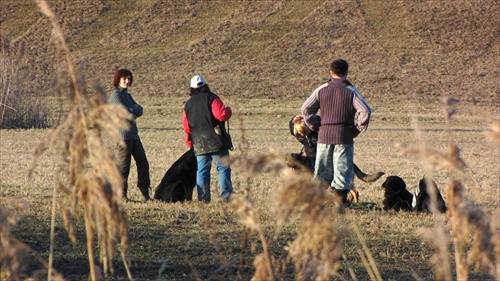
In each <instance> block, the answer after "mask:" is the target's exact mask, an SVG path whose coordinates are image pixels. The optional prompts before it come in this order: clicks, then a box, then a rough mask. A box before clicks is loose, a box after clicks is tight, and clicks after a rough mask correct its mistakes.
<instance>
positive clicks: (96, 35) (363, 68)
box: [0, 0, 500, 108]
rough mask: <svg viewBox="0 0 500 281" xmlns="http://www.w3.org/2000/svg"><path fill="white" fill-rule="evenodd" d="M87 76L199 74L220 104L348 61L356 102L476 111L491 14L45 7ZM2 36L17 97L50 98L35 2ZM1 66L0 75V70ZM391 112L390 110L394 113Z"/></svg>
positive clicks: (261, 4)
mask: <svg viewBox="0 0 500 281" xmlns="http://www.w3.org/2000/svg"><path fill="white" fill-rule="evenodd" d="M49 3H50V6H51V7H52V8H53V9H54V11H55V12H56V14H57V15H58V17H59V18H60V24H61V25H62V27H63V30H64V32H65V35H66V37H67V38H66V39H67V41H68V44H69V45H70V47H71V49H72V51H73V55H74V59H75V61H77V62H85V64H84V69H85V73H86V77H87V79H88V80H89V81H90V82H92V83H100V84H102V85H103V86H105V87H106V89H107V90H111V87H110V86H111V85H110V84H111V77H112V75H113V73H114V72H115V71H116V69H117V68H120V67H126V68H129V69H131V70H132V71H133V72H134V74H135V76H136V87H135V89H134V90H135V91H136V94H137V95H144V96H151V97H157V98H161V99H163V98H164V97H166V96H170V95H175V96H180V95H185V94H186V87H187V85H188V80H189V78H190V77H191V76H192V75H194V74H196V73H202V74H204V76H205V77H206V79H207V80H208V81H213V86H214V87H215V89H214V90H217V91H219V92H221V93H223V94H224V95H227V96H238V97H243V98H244V97H248V98H251V97H272V98H283V97H290V96H297V95H298V96H301V97H306V96H307V95H309V93H310V92H311V91H312V90H313V89H314V88H315V87H317V86H318V85H319V83H321V82H323V81H325V80H326V79H327V67H328V64H329V62H330V61H331V60H332V59H334V58H337V57H343V58H345V59H347V60H348V61H349V62H350V63H351V72H350V80H351V81H352V82H353V83H354V84H355V85H356V86H357V87H358V88H359V89H360V90H361V92H362V93H363V94H364V96H365V97H366V98H367V99H370V100H372V101H375V102H376V103H387V102H389V101H395V100H397V101H401V102H405V103H406V101H407V100H409V101H410V102H409V104H411V103H415V102H417V103H418V102H429V101H431V102H433V101H437V100H439V97H441V96H442V95H453V96H456V97H458V98H460V99H461V100H462V101H464V102H470V103H471V104H475V105H484V106H486V105H488V104H492V103H493V105H496V108H498V103H499V96H500V83H498V81H499V78H500V56H499V55H500V43H499V40H500V39H499V38H500V36H499V35H500V34H499V26H500V8H499V4H498V1H495V0H476V1H466V0H456V1H455V0H454V1H370V0H357V1H356V0H352V1H345V0H339V1H317V0H315V1H285V0H282V1H195V0H188V1H182V2H181V1H159V0H156V1H149V0H124V1H105V0H100V1H83V0H78V1H69V0H65V1H50V2H49ZM0 5H1V11H2V12H1V16H0V18H1V25H0V26H1V30H2V35H1V36H2V39H3V40H4V41H5V40H8V41H7V43H5V44H4V45H8V46H10V49H9V50H10V51H9V52H6V51H5V50H4V51H2V52H3V54H2V55H4V56H7V57H15V56H17V55H19V54H22V55H24V56H25V57H26V58H27V59H28V61H29V62H28V63H26V64H22V65H21V64H20V63H18V64H17V66H16V64H13V65H12V66H11V67H14V68H15V67H18V68H19V69H16V73H18V74H19V75H18V79H19V80H21V81H20V83H19V87H20V88H22V90H30V91H35V90H36V91H38V92H40V93H41V94H49V93H50V91H49V90H50V81H51V80H52V78H53V76H54V71H55V69H57V68H58V67H60V65H61V63H60V61H61V59H60V56H59V55H58V54H57V52H56V51H55V48H54V47H53V46H52V45H51V41H50V32H51V31H50V30H51V26H50V23H49V22H48V20H47V19H45V18H44V17H43V16H42V15H41V14H40V13H39V12H38V11H37V7H36V5H35V4H34V2H29V1H12V0H7V1H2V2H1V4H0ZM5 68H7V67H5ZM397 108H400V107H399V106H398V107H397Z"/></svg>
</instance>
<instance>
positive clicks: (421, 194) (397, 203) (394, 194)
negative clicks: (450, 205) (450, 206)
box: [382, 176, 446, 213]
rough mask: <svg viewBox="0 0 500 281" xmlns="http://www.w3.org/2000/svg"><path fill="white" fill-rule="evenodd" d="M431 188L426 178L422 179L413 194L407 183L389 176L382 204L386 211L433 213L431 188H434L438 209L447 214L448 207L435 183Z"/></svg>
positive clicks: (396, 177) (385, 184)
mask: <svg viewBox="0 0 500 281" xmlns="http://www.w3.org/2000/svg"><path fill="white" fill-rule="evenodd" d="M431 182H432V184H431V185H430V186H428V185H427V181H426V180H425V178H423V179H421V180H420V181H419V183H418V187H417V189H416V190H415V194H411V193H410V192H409V191H408V190H407V189H406V183H405V182H404V180H403V179H402V178H400V177H398V176H389V177H387V179H386V180H385V182H384V183H383V184H382V187H383V188H384V189H385V193H384V201H383V202H382V204H383V208H384V210H386V211H388V210H395V211H417V212H431V197H430V194H429V192H430V188H434V192H436V198H437V209H438V211H439V212H441V213H444V212H446V205H445V202H444V200H443V197H442V196H441V193H440V192H439V189H438V188H437V186H436V183H435V182H434V181H431Z"/></svg>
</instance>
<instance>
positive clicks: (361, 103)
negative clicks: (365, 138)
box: [351, 87, 372, 132]
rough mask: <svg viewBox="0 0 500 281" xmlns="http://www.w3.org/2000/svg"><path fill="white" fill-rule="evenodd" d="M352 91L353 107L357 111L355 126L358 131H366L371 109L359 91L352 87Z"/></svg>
mask: <svg viewBox="0 0 500 281" xmlns="http://www.w3.org/2000/svg"><path fill="white" fill-rule="evenodd" d="M351 89H353V92H354V102H353V104H354V108H355V109H356V111H357V112H358V113H359V115H358V119H357V122H356V128H357V129H358V130H359V131H360V132H364V131H366V129H368V124H369V123H370V116H371V114H372V109H371V108H370V106H369V105H368V103H367V102H366V101H365V99H364V98H363V96H361V94H360V93H359V91H358V90H357V89H356V88H354V87H352V88H351Z"/></svg>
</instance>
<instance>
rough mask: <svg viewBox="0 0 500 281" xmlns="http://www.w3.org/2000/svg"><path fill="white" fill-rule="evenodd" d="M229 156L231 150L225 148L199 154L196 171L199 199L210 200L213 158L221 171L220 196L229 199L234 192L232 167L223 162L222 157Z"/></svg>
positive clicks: (223, 199)
mask: <svg viewBox="0 0 500 281" xmlns="http://www.w3.org/2000/svg"><path fill="white" fill-rule="evenodd" d="M223 157H229V151H228V150H227V149H223V150H221V151H218V152H214V153H208V154H203V155H197V156H196V160H197V161H198V170H197V172H196V188H197V190H198V200H199V201H204V202H210V170H211V169H212V160H213V161H214V163H215V166H216V167H217V172H218V173H219V184H220V190H221V192H220V196H221V199H222V201H224V202H227V201H229V197H230V196H231V193H233V184H232V183H231V168H230V167H229V166H226V165H224V164H223V163H222V162H221V158H223Z"/></svg>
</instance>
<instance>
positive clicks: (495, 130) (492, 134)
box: [480, 112, 500, 149]
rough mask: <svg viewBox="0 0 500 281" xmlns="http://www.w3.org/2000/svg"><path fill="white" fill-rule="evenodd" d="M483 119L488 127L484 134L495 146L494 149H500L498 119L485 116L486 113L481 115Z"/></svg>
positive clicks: (499, 122)
mask: <svg viewBox="0 0 500 281" xmlns="http://www.w3.org/2000/svg"><path fill="white" fill-rule="evenodd" d="M480 114H481V116H482V117H483V119H484V120H485V121H486V123H487V125H488V129H487V130H485V132H484V134H485V135H486V138H487V139H488V140H489V141H490V142H491V143H492V144H493V147H495V148H496V149H499V148H500V121H498V118H493V117H492V116H489V115H487V114H485V113H484V112H481V113H480Z"/></svg>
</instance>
